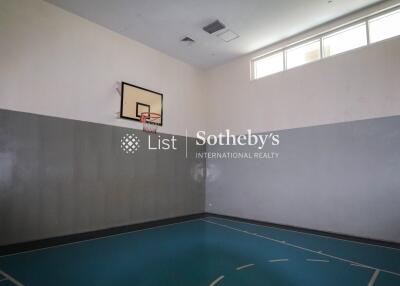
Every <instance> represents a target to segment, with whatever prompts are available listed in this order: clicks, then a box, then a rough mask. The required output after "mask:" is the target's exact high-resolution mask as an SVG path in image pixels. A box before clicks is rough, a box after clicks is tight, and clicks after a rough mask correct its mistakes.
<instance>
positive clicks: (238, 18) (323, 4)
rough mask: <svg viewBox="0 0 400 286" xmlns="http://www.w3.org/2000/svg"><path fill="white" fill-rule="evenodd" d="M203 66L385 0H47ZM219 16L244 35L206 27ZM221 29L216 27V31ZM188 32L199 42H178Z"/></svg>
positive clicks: (228, 26)
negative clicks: (222, 35) (227, 37)
mask: <svg viewBox="0 0 400 286" xmlns="http://www.w3.org/2000/svg"><path fill="white" fill-rule="evenodd" d="M46 1H47V2H50V3H53V4H55V5H57V6H59V7H61V8H63V9H65V10H68V11H70V12H73V13H75V14H77V15H79V16H82V17H84V18H87V19H89V20H91V21H93V22H95V23H97V24H99V25H103V26H105V27H107V28H109V29H111V30H113V31H115V32H118V33H120V34H122V35H125V36H127V37H129V38H132V39H134V40H137V41H139V42H142V43H144V44H146V45H148V46H150V47H152V48H155V49H157V50H159V51H162V52H164V53H166V54H168V55H170V56H172V57H175V58H177V59H180V60H182V61H185V62H187V63H189V64H192V65H194V66H196V67H200V68H210V67H214V66H217V65H219V64H222V63H225V62H227V61H229V60H232V59H234V58H236V57H239V56H242V55H244V54H247V53H249V52H253V51H255V50H258V49H260V48H262V47H265V46H268V45H270V44H272V43H275V42H277V41H280V40H282V39H285V38H287V37H290V36H293V35H295V34H298V33H300V32H302V31H305V30H307V29H310V28H312V27H315V26H318V25H320V24H322V23H325V22H328V21H330V20H333V19H335V18H338V17H340V16H343V15H345V14H348V13H351V12H353V11H356V10H359V9H361V8H363V7H366V6H369V5H371V4H374V3H377V2H382V1H381V0H332V3H328V0H46ZM216 19H219V20H220V21H221V22H222V23H224V24H225V25H226V27H227V28H229V29H231V30H232V31H234V32H235V33H237V34H239V35H240V37H239V38H237V39H235V40H233V41H231V42H229V43H226V42H224V41H222V40H221V39H219V38H217V37H216V36H215V35H214V34H213V35H209V34H208V33H206V32H204V31H203V30H202V27H203V26H205V25H207V24H209V23H210V22H212V21H214V20H216ZM216 34H218V32H217V33H216ZM185 36H189V37H191V38H192V39H194V40H195V41H196V42H195V43H194V44H192V45H187V44H184V43H181V42H180V39H182V38H183V37H185Z"/></svg>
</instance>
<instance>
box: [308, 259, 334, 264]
mask: <svg viewBox="0 0 400 286" xmlns="http://www.w3.org/2000/svg"><path fill="white" fill-rule="evenodd" d="M306 260H307V261H310V262H323V263H326V262H329V260H325V259H306Z"/></svg>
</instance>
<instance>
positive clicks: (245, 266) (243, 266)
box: [236, 264, 255, 271]
mask: <svg viewBox="0 0 400 286" xmlns="http://www.w3.org/2000/svg"><path fill="white" fill-rule="evenodd" d="M254 265H255V264H246V265H242V266H239V267H237V268H236V271H239V270H242V269H245V268H249V267H252V266H254Z"/></svg>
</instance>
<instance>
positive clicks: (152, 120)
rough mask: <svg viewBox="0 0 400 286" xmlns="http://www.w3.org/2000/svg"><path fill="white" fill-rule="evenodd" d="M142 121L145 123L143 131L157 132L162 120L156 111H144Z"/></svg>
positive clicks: (141, 115) (141, 116)
mask: <svg viewBox="0 0 400 286" xmlns="http://www.w3.org/2000/svg"><path fill="white" fill-rule="evenodd" d="M140 122H142V123H143V131H145V132H148V133H156V132H157V128H158V126H159V125H160V122H161V115H160V114H158V113H154V112H142V113H141V114H140Z"/></svg>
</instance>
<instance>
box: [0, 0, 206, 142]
mask: <svg viewBox="0 0 400 286" xmlns="http://www.w3.org/2000/svg"><path fill="white" fill-rule="evenodd" d="M202 80H203V74H202V72H201V71H199V70H197V69H195V68H193V67H192V66H190V65H188V64H186V63H183V62H180V61H178V60H176V59H174V58H171V57H169V56H167V55H165V54H163V53H161V52H159V51H156V50H154V49H151V48H149V47H147V46H145V45H143V44H141V43H138V42H135V41H132V40H130V39H128V38H125V37H123V36H121V35H119V34H117V33H114V32H111V31H110V30H108V29H106V28H103V27H101V26H99V25H96V24H94V23H91V22H89V21H87V20H85V19H83V18H81V17H78V16H76V15H73V14H71V13H68V12H66V11H64V10H62V9H60V8H58V7H56V6H53V5H51V4H48V3H46V2H42V1H40V0H29V1H26V0H12V1H1V5H0V108H4V109H11V110H17V111H25V112H31V113H37V114H43V115H50V116H57V117H63V118H70V119H78V120H84V121H90V122H96V123H104V124H110V125H117V126H124V127H134V128H141V126H140V124H139V123H138V122H135V121H131V120H123V119H118V118H117V115H116V114H115V113H116V112H118V111H119V109H120V97H119V96H118V93H117V92H116V91H115V87H116V82H117V81H126V82H129V83H132V84H135V85H139V86H142V87H145V88H148V89H151V90H155V91H158V92H161V93H163V94H164V102H163V103H164V123H165V124H164V126H163V127H162V128H161V130H160V131H161V132H165V133H173V134H180V135H184V134H185V129H186V128H188V129H189V134H194V131H196V130H198V129H202V128H204V126H205V119H204V116H203V115H204V113H205V109H204V98H203V92H202V87H203V81H202Z"/></svg>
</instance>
